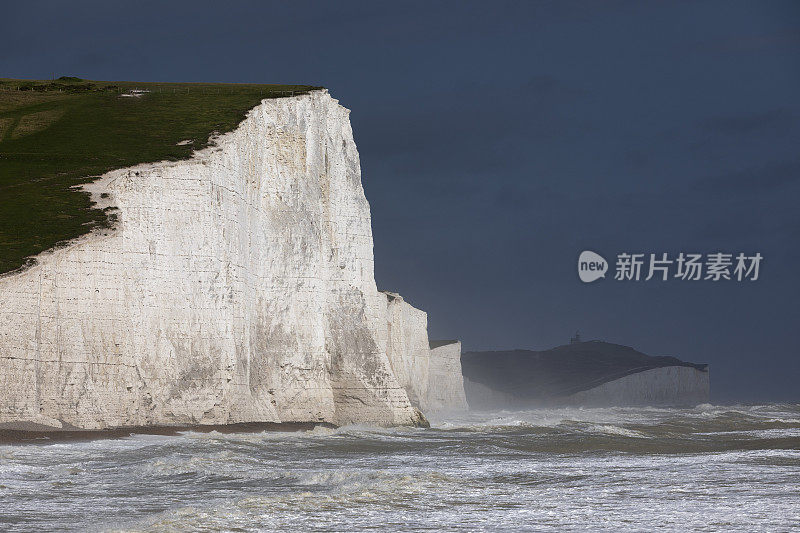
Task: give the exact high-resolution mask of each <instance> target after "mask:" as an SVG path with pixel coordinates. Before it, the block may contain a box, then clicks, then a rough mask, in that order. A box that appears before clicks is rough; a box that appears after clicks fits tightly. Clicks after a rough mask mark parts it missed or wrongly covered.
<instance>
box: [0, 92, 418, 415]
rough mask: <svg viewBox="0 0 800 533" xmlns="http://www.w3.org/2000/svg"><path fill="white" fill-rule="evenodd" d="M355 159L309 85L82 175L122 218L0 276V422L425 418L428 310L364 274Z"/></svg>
mask: <svg viewBox="0 0 800 533" xmlns="http://www.w3.org/2000/svg"><path fill="white" fill-rule="evenodd" d="M360 172H361V171H360V164H359V158H358V153H357V151H356V147H355V144H354V142H353V135H352V131H351V128H350V122H349V111H348V110H346V109H345V108H343V107H341V106H340V105H338V102H337V101H336V100H334V99H332V98H331V97H330V96H329V95H328V93H327V91H316V92H313V93H311V94H310V95H305V96H298V97H293V98H281V99H275V100H265V101H263V102H262V103H261V104H260V105H259V106H258V107H256V108H254V109H253V110H252V111H251V112H250V113H249V115H248V117H247V118H246V119H245V120H244V122H243V123H242V124H241V125H240V126H239V127H238V129H236V130H235V131H233V132H231V133H228V134H226V135H224V136H221V137H220V138H218V140H217V143H216V146H215V147H211V148H208V149H205V150H202V151H200V152H198V153H197V154H195V157H194V158H193V159H191V160H188V161H181V162H161V163H156V164H151V165H142V166H139V167H135V168H129V169H122V170H117V171H113V172H110V173H108V174H106V175H104V176H103V177H102V178H101V179H100V180H99V181H97V182H95V183H93V184H91V185H90V186H88V187H87V189H88V190H89V191H90V192H91V193H92V194H93V198H94V199H95V200H96V201H98V202H99V203H100V204H101V207H102V206H103V205H104V202H105V203H106V204H107V205H109V206H111V207H115V208H117V210H118V211H116V212H117V214H118V220H119V222H118V223H117V226H116V228H115V229H114V230H113V231H108V232H107V233H106V234H105V235H104V234H102V233H96V234H93V235H90V236H87V237H84V238H82V239H80V240H79V241H77V242H74V243H72V244H70V245H69V246H68V247H66V248H63V249H59V250H56V251H54V252H51V253H49V254H45V255H43V256H40V258H39V264H38V265H37V266H35V267H33V268H31V269H29V270H27V271H24V272H21V273H15V274H11V275H7V276H5V277H2V278H0V427H6V428H23V429H25V428H27V429H47V428H52V429H59V428H73V427H74V428H82V429H102V428H110V427H125V426H147V425H185V424H226V423H235V422H259V421H263V422H287V421H319V422H330V423H333V424H345V423H350V422H368V423H378V424H415V423H419V422H420V421H421V420H422V418H421V415H420V414H419V412H418V411H417V410H416V409H415V408H414V407H413V406H412V403H411V401H410V400H409V394H408V393H407V392H406V389H405V388H404V386H406V387H408V389H409V391H410V393H411V395H412V397H413V396H414V395H419V397H420V398H424V394H423V392H424V391H423V390H421V389H419V388H418V387H417V385H419V387H422V388H427V379H425V380H424V382H418V381H417V379H418V378H419V376H421V375H423V374H426V372H427V364H428V363H427V359H426V357H427V355H426V353H427V352H426V353H423V352H419V357H417V356H416V355H415V354H416V353H417V352H416V345H417V344H419V345H420V346H422V340H423V339H422V337H423V335H422V333H420V331H422V332H423V333H424V340H425V343H426V348H427V331H426V330H425V329H424V328H423V329H422V330H420V327H419V326H420V324H419V323H421V322H423V321H425V320H426V317H425V314H424V313H422V312H418V313H417V314H415V313H413V312H410V311H409V310H401V311H402V312H400V313H398V312H397V311H398V309H395V308H394V307H396V305H395V306H393V304H392V303H391V302H389V303H388V304H387V297H386V296H385V295H384V294H382V293H380V292H378V290H377V288H376V286H375V280H374V276H373V255H372V231H371V223H370V213H369V205H368V203H367V200H366V198H365V197H364V191H363V188H362V186H361V176H360ZM102 193H107V194H108V197H107V199H105V198H103V199H101V196H100V195H101V194H102ZM104 196H105V195H104ZM387 306H388V307H387ZM409 307H410V306H409ZM411 309H413V308H411ZM419 313H421V315H420V314H419ZM398 314H399V315H404V314H405V317H404V318H402V317H400V318H402V320H400V322H402V325H399V326H398V324H399V322H398V321H397V320H398ZM415 323H416V325H415ZM415 328H416V329H415ZM401 337H402V338H401ZM406 342H408V343H411V344H409V345H406V344H405V343H406ZM402 354H410V355H411V356H412V359H411V360H408V361H406V360H404V359H403V358H404V357H405V355H402ZM425 377H426V378H427V376H425Z"/></svg>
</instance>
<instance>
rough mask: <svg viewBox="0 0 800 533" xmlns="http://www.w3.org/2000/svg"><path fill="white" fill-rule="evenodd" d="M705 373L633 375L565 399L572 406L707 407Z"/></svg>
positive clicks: (669, 370)
mask: <svg viewBox="0 0 800 533" xmlns="http://www.w3.org/2000/svg"><path fill="white" fill-rule="evenodd" d="M708 378H709V371H708V370H707V369H706V370H698V369H696V368H692V367H687V366H668V367H663V368H654V369H651V370H645V371H644V372H637V373H636V374H631V375H629V376H625V377H623V378H619V379H615V380H613V381H609V382H607V383H603V384H602V385H599V386H597V387H594V388H592V389H589V390H585V391H580V392H577V393H575V394H573V395H571V396H569V397H567V398H566V399H565V401H566V403H569V404H572V405H597V406H617V405H691V406H694V405H698V404H701V403H708V401H709V393H710V385H709V379H708Z"/></svg>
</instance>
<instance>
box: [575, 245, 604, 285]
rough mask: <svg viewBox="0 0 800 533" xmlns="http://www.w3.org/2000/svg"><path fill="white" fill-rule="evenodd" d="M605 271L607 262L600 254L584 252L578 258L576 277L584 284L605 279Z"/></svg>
mask: <svg viewBox="0 0 800 533" xmlns="http://www.w3.org/2000/svg"><path fill="white" fill-rule="evenodd" d="M607 270H608V262H607V261H606V260H605V259H603V256H602V255H600V254H597V253H595V252H591V251H589V250H585V251H583V252H581V255H580V257H578V277H580V278H581V281H582V282H584V283H591V282H593V281H595V280H597V279H600V278H604V277H606V271H607Z"/></svg>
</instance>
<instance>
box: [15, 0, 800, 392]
mask: <svg viewBox="0 0 800 533" xmlns="http://www.w3.org/2000/svg"><path fill="white" fill-rule="evenodd" d="M164 4H167V5H164ZM164 4H162V2H125V3H121V2H102V3H86V2H53V3H49V4H48V3H41V2H28V3H24V2H14V3H13V4H11V5H4V6H3V8H2V12H1V13H0V29H2V31H1V32H0V35H2V36H3V40H2V46H0V76H4V77H17V78H48V77H50V75H51V73H52V72H55V73H56V76H59V75H75V76H80V77H85V78H91V79H101V80H142V81H219V82H263V83H308V84H318V85H324V86H326V87H328V88H329V89H330V91H331V93H332V94H333V95H334V97H336V98H338V99H339V100H340V101H341V102H342V104H343V105H345V106H346V107H348V108H350V109H352V110H353V112H352V115H351V118H352V122H353V129H354V133H355V137H356V142H357V143H358V145H359V150H360V153H361V162H362V171H363V182H364V187H365V189H366V193H367V198H368V199H369V201H370V203H371V206H372V217H373V228H374V235H375V260H376V277H377V281H378V286H379V287H380V288H382V289H387V290H393V291H397V292H400V293H401V294H403V295H404V296H405V297H406V299H407V300H409V301H410V302H411V303H412V304H414V305H415V306H417V307H420V308H422V309H424V310H426V311H427V312H428V317H429V329H430V335H431V338H459V339H462V340H463V342H464V347H465V349H473V350H475V349H505V348H515V347H519V348H535V349H542V348H548V347H552V346H555V345H558V344H563V343H565V342H566V341H567V340H568V338H569V336H570V335H571V334H572V333H574V331H575V330H576V329H580V330H581V332H582V333H583V335H584V337H585V338H598V339H606V340H609V341H613V342H619V343H622V344H628V345H631V346H634V347H636V348H638V349H640V350H642V351H645V352H646V353H650V354H664V355H675V356H678V357H681V358H684V359H688V360H691V361H697V362H709V363H711V365H712V389H713V394H714V399H715V400H716V401H734V400H745V401H749V400H759V399H775V400H800V385H798V379H800V342H799V341H798V338H800V311H798V305H800V303H799V300H800V281H799V280H798V277H799V276H800V270H799V269H798V267H799V266H800V253H799V252H798V242H800V210H799V209H798V207H797V202H798V193H799V192H800V3H798V2H772V1H769V2H730V1H722V2H694V1H693V2H669V3H667V2H606V3H600V2H586V3H563V2H559V3H549V2H548V3H538V2H510V3H504V2H486V1H482V2H474V3H473V2H385V3H382V2H378V3H375V2H365V3H363V4H360V3H345V4H341V5H336V4H332V3H331V4H328V3H322V2H319V3H317V2H275V3H262V2H252V3H244V2H242V3H236V2H232V3H231V2H219V1H217V2H198V1H192V2H185V3H164ZM584 249H590V250H595V251H597V252H599V253H601V254H603V255H604V256H605V257H606V258H607V259H610V260H611V261H612V262H613V261H614V259H615V257H616V254H617V253H619V252H644V253H651V252H653V253H657V252H670V253H671V254H673V253H677V252H680V251H684V252H694V251H697V252H701V253H711V252H716V251H726V252H734V253H736V252H740V251H742V252H748V253H753V252H760V253H761V254H762V255H763V256H764V257H765V259H764V263H763V265H762V271H761V279H759V280H758V281H756V282H741V283H737V282H724V283H716V284H714V283H712V282H696V283H690V282H685V281H677V280H672V281H668V282H655V281H651V282H644V281H640V282H628V283H623V282H618V281H614V280H613V279H611V278H612V277H613V275H612V276H609V278H608V279H606V280H600V281H598V282H596V283H593V284H586V285H585V284H583V283H581V282H580V281H579V279H578V277H577V272H576V259H577V256H578V254H579V253H580V252H581V251H582V250H584ZM612 274H613V273H612Z"/></svg>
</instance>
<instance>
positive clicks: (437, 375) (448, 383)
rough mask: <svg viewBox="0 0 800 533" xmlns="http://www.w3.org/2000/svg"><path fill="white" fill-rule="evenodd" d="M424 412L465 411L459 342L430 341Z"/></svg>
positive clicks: (465, 403) (465, 400)
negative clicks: (426, 401) (426, 398)
mask: <svg viewBox="0 0 800 533" xmlns="http://www.w3.org/2000/svg"><path fill="white" fill-rule="evenodd" d="M426 408H427V409H426V411H425V412H426V413H447V412H453V411H466V410H467V399H466V396H465V393H464V377H463V375H462V373H461V343H460V342H458V341H440V342H432V343H431V357H430V369H429V371H428V403H427V406H426Z"/></svg>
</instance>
